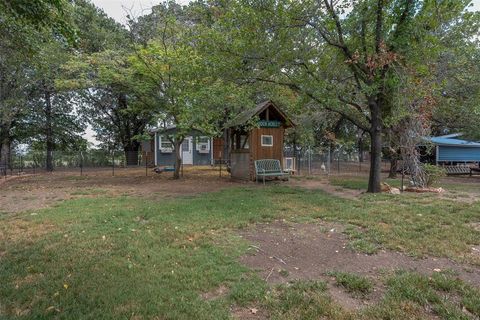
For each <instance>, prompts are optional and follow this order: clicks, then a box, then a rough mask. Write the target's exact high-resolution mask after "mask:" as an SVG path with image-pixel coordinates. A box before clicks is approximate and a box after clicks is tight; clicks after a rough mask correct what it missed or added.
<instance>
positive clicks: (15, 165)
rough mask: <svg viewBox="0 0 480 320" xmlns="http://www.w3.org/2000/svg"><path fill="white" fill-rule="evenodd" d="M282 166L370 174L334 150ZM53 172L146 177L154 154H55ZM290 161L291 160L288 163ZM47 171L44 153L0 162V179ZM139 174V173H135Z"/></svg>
mask: <svg viewBox="0 0 480 320" xmlns="http://www.w3.org/2000/svg"><path fill="white" fill-rule="evenodd" d="M284 155H285V157H284V166H285V168H286V169H288V165H290V166H292V168H291V169H292V170H294V171H295V174H298V175H342V174H349V175H356V174H358V175H365V174H368V172H369V167H370V161H369V160H370V159H369V156H368V153H365V154H363V155H360V154H358V153H357V152H345V151H342V150H341V149H337V150H313V149H310V148H304V149H302V150H296V151H294V150H292V149H286V150H285V152H284ZM51 159H52V160H51V164H52V167H53V168H52V169H53V171H55V172H62V171H65V172H67V171H68V172H73V173H75V174H79V175H83V174H88V173H89V172H96V171H100V170H102V171H105V170H110V171H111V173H112V175H115V170H118V169H122V168H144V169H145V171H144V172H145V175H148V174H149V172H150V171H151V168H153V167H154V166H155V164H154V155H153V152H141V151H131V152H124V151H121V150H114V151H112V150H102V149H95V150H88V151H55V152H52V153H51ZM289 159H290V160H289ZM220 164H221V165H220ZM213 165H214V170H220V175H222V171H224V173H223V174H226V169H227V167H228V165H229V161H228V159H220V160H215V161H214V162H213ZM389 169H390V161H389V160H388V159H384V160H383V161H382V170H383V171H388V170H389ZM48 171H50V170H47V153H46V152H23V153H22V152H12V153H11V154H10V156H9V158H8V160H7V161H4V162H3V163H2V162H0V177H1V176H4V177H7V176H13V175H23V174H37V173H45V172H48ZM137 172H138V170H137Z"/></svg>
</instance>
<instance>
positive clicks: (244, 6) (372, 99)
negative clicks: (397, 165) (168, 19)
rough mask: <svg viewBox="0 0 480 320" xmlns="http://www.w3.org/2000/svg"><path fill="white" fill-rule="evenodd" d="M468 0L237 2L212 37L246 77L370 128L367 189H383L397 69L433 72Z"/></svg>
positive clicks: (465, 20)
mask: <svg viewBox="0 0 480 320" xmlns="http://www.w3.org/2000/svg"><path fill="white" fill-rule="evenodd" d="M467 3H468V1H450V2H441V3H437V2H431V1H415V0H402V1H400V0H398V1H384V0H378V1H373V0H365V1H357V2H353V3H352V2H350V1H336V2H334V1H328V0H323V1H307V0H305V1H296V2H291V1H287V0H282V1H273V0H272V1H262V2H250V1H231V2H230V4H229V7H228V8H227V10H224V12H223V13H222V14H221V15H220V18H219V19H217V20H218V22H217V24H216V26H215V28H214V29H215V30H217V33H216V34H215V36H214V37H212V38H213V39H216V40H217V41H216V48H215V49H216V52H219V53H220V54H224V55H225V56H228V57H229V58H228V61H229V63H230V65H231V66H232V68H235V69H237V70H241V71H243V72H244V73H243V76H244V77H245V78H246V79H250V80H255V81H265V82H271V83H275V84H279V85H284V86H288V87H289V88H291V89H293V90H295V91H297V92H298V93H300V94H302V95H305V96H307V97H309V98H310V99H311V100H313V101H315V102H317V104H318V105H319V106H321V107H322V108H325V109H327V110H331V111H334V112H337V113H339V114H341V115H342V116H343V117H344V118H346V119H348V120H349V121H351V122H352V123H354V124H355V126H357V127H358V128H360V129H361V130H363V131H365V132H367V133H368V134H369V136H370V153H371V162H370V176H369V185H368V191H369V192H380V191H381V188H380V178H381V175H380V173H381V156H382V147H383V142H382V138H383V134H384V133H385V129H386V127H387V126H388V125H389V122H390V121H389V119H391V118H392V115H395V113H396V112H397V107H398V106H396V105H395V104H394V103H393V102H394V99H393V95H394V94H396V93H397V92H398V91H399V89H400V88H399V80H398V77H399V76H398V70H402V69H406V70H410V69H415V70H422V69H423V70H428V69H429V61H432V59H433V60H435V58H436V56H438V53H439V52H440V48H441V43H440V42H441V41H440V40H441V39H442V37H443V36H444V34H448V32H450V31H451V30H452V29H454V28H455V27H456V26H457V25H460V24H464V23H469V20H470V18H471V15H468V14H465V12H464V9H465V6H466V5H467ZM477 30H478V29H477ZM233 61H236V63H233Z"/></svg>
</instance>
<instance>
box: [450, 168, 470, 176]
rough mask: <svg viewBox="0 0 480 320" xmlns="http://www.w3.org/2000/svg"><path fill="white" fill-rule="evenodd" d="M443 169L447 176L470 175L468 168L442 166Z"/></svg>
mask: <svg viewBox="0 0 480 320" xmlns="http://www.w3.org/2000/svg"><path fill="white" fill-rule="evenodd" d="M443 168H444V169H445V172H446V173H447V175H449V176H455V175H464V174H469V175H470V174H471V170H470V167H468V166H444V167H443Z"/></svg>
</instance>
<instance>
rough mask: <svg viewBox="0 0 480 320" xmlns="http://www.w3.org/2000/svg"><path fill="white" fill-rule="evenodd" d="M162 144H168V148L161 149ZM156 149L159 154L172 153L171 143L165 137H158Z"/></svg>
mask: <svg viewBox="0 0 480 320" xmlns="http://www.w3.org/2000/svg"><path fill="white" fill-rule="evenodd" d="M162 142H163V143H169V144H170V148H164V147H162ZM158 149H159V150H160V152H161V153H172V152H173V143H172V142H171V141H170V140H168V138H167V137H166V136H162V135H159V136H158Z"/></svg>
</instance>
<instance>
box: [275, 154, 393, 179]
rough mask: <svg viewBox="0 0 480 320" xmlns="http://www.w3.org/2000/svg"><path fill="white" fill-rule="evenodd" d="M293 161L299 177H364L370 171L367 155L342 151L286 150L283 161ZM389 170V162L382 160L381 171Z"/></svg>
mask: <svg viewBox="0 0 480 320" xmlns="http://www.w3.org/2000/svg"><path fill="white" fill-rule="evenodd" d="M289 158H290V159H293V162H294V165H293V166H294V170H295V172H296V173H297V174H299V175H338V174H349V175H355V174H358V175H365V174H368V173H369V171H370V157H369V154H368V153H364V154H362V155H360V154H358V153H357V152H350V153H349V152H344V151H342V150H328V149H327V150H320V151H318V150H313V149H308V148H307V149H304V150H301V151H293V150H286V151H285V159H286V160H287V159H289ZM389 170H390V160H389V159H382V171H389Z"/></svg>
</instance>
